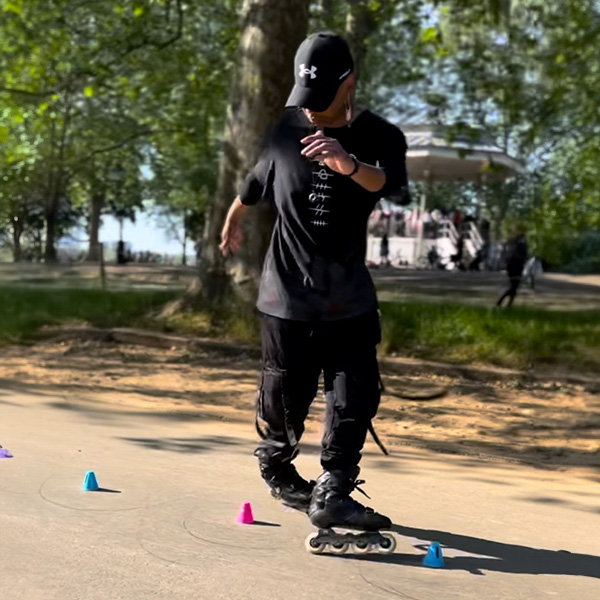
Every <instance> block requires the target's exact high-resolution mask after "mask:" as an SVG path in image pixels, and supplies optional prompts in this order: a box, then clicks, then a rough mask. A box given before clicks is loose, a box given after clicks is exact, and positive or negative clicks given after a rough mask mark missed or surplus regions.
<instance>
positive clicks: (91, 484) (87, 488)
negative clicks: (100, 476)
mask: <svg viewBox="0 0 600 600" xmlns="http://www.w3.org/2000/svg"><path fill="white" fill-rule="evenodd" d="M82 489H83V491H84V492H97V491H98V490H99V489H100V486H99V485H98V480H97V479H96V473H94V471H88V472H87V473H86V474H85V479H84V480H83V486H82Z"/></svg>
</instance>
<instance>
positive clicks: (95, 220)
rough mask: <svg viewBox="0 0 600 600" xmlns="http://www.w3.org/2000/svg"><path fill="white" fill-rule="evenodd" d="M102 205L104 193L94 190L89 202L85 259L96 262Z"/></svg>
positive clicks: (97, 258) (98, 258) (98, 255)
mask: <svg viewBox="0 0 600 600" xmlns="http://www.w3.org/2000/svg"><path fill="white" fill-rule="evenodd" d="M103 207H104V193H99V192H96V193H95V194H93V195H92V199H91V202H90V226H89V227H90V230H89V231H90V245H89V248H88V252H87V256H86V260H89V261H91V262H98V261H99V260H100V219H101V217H102V208H103Z"/></svg>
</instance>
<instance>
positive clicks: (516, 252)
mask: <svg viewBox="0 0 600 600" xmlns="http://www.w3.org/2000/svg"><path fill="white" fill-rule="evenodd" d="M527 258H528V252H527V242H526V241H525V233H524V232H520V233H518V234H517V235H516V236H515V237H514V238H513V239H512V240H511V241H510V242H509V243H508V245H507V248H506V274H507V275H508V287H507V288H506V291H505V292H504V293H503V294H502V295H501V296H500V298H498V301H497V302H496V306H502V303H503V302H504V300H506V298H508V306H512V304H513V302H514V300H515V298H516V296H517V292H518V290H519V286H520V285H521V279H522V276H523V268H524V267H525V263H526V262H527Z"/></svg>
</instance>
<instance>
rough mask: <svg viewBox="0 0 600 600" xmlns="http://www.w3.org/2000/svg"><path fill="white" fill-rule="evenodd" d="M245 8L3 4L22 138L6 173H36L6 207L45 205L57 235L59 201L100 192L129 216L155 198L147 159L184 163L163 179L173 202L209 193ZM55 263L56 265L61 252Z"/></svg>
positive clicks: (2, 75) (3, 135)
mask: <svg viewBox="0 0 600 600" xmlns="http://www.w3.org/2000/svg"><path fill="white" fill-rule="evenodd" d="M238 4H239V3H238V2H237V1H234V0H229V1H227V2H219V1H217V0H204V1H203V2H191V1H185V0H173V1H171V0H159V1H150V0H144V1H140V2H137V3H134V4H133V5H132V4H130V3H121V2H118V1H117V0H113V1H109V2H85V3H82V2H80V1H79V0H49V1H48V2H44V3H39V2H36V1H34V0H20V1H19V2H16V1H15V2H11V3H8V4H7V3H4V4H3V11H4V12H3V18H2V22H1V25H0V115H1V116H2V120H1V122H0V139H6V140H8V139H10V140H11V142H14V143H12V144H10V146H9V147H8V148H6V149H5V147H4V145H3V150H2V152H0V173H2V174H3V175H4V174H6V175H5V176H6V177H9V178H10V179H11V181H18V180H19V179H21V180H22V178H21V175H22V172H23V170H24V169H25V168H27V169H29V171H31V172H32V174H33V175H34V176H32V177H30V182H31V186H30V189H28V190H25V189H24V188H25V186H23V185H21V184H18V183H16V184H15V185H16V187H15V188H14V190H13V189H9V190H6V188H5V189H3V195H2V196H1V197H0V202H3V203H6V198H8V197H10V199H11V201H12V202H13V203H14V202H15V198H20V199H21V200H23V202H24V203H31V202H32V201H34V202H35V203H37V204H39V205H40V206H41V207H42V209H43V213H44V216H45V219H46V221H47V223H48V231H47V236H49V235H51V234H53V232H54V229H55V221H56V219H57V218H58V217H59V216H60V215H59V205H60V203H61V198H65V197H70V196H72V197H73V200H72V201H71V205H73V206H76V204H78V203H80V204H85V203H87V202H88V201H89V199H90V198H91V196H93V195H96V196H101V197H103V202H104V205H105V206H109V205H110V204H112V205H113V206H117V207H118V208H116V209H114V210H118V211H120V213H121V214H122V213H126V212H128V209H131V208H133V207H135V206H139V205H140V204H141V202H142V200H143V199H144V197H146V196H147V195H148V189H147V187H146V186H145V182H144V179H143V177H142V175H141V170H140V169H141V167H142V165H143V164H146V165H148V163H149V162H151V161H150V160H149V159H148V157H149V156H152V157H153V160H154V161H162V162H163V163H169V166H170V167H174V168H171V169H168V173H169V175H168V177H167V176H165V173H166V172H167V169H163V170H162V171H161V172H158V173H157V174H156V176H155V179H159V178H160V177H161V176H162V178H163V180H164V181H163V182H162V191H163V192H164V191H165V189H166V190H167V191H166V194H167V196H168V194H169V193H170V190H171V189H172V188H173V187H177V186H184V187H186V188H187V190H188V192H187V194H188V196H191V194H192V193H193V192H194V191H197V190H198V188H202V189H203V190H205V191H204V198H203V200H202V202H205V201H206V196H207V195H208V193H209V190H210V189H212V188H214V181H215V177H216V174H215V169H214V168H212V169H211V168H210V167H211V166H213V167H214V164H215V160H216V138H217V134H218V132H220V129H221V126H222V123H223V119H224V105H225V100H226V95H227V90H228V84H229V73H230V71H231V65H232V62H233V60H232V54H233V48H234V47H235V43H236V40H237V36H238V33H239V32H238V28H237V6H238ZM183 155H185V156H186V158H187V159H186V160H185V161H184V160H181V159H182V156H183ZM198 165H202V168H201V169H198ZM115 169H116V170H118V171H119V172H120V175H119V181H116V182H114V181H113V184H114V185H112V189H110V188H111V184H110V177H108V179H107V175H110V173H111V172H113V173H114V172H115ZM173 172H174V175H175V176H173ZM199 179H200V180H201V181H200V182H199ZM5 181H6V179H5ZM107 181H108V182H109V184H106V182H107ZM155 189H156V188H155ZM15 192H17V193H16V194H15ZM24 192H26V193H24ZM117 196H118V197H117ZM32 197H34V198H35V200H32ZM158 200H159V201H162V200H163V198H162V197H161V198H159V199H158ZM166 201H167V202H168V200H166ZM8 212H10V211H5V213H6V214H8ZM5 222H6V221H5ZM50 225H52V227H50ZM53 243H54V240H51V241H50V246H52V245H53ZM46 258H47V259H48V260H51V259H52V258H53V257H52V248H51V247H50V252H49V253H48V255H47V256H46Z"/></svg>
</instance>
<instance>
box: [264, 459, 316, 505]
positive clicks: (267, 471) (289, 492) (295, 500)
mask: <svg viewBox="0 0 600 600" xmlns="http://www.w3.org/2000/svg"><path fill="white" fill-rule="evenodd" d="M259 467H260V474H261V476H262V478H263V479H264V480H265V481H266V482H267V485H268V486H269V487H270V488H271V496H273V497H274V498H277V500H281V502H282V504H283V505H284V506H287V507H289V508H294V509H296V510H299V511H302V512H308V506H309V504H310V499H311V497H312V491H313V488H314V486H315V482H314V481H306V479H304V478H303V477H302V476H301V475H300V474H299V473H298V471H297V470H296V467H294V465H293V464H292V463H291V462H284V463H280V464H267V463H262V462H261V463H259Z"/></svg>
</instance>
